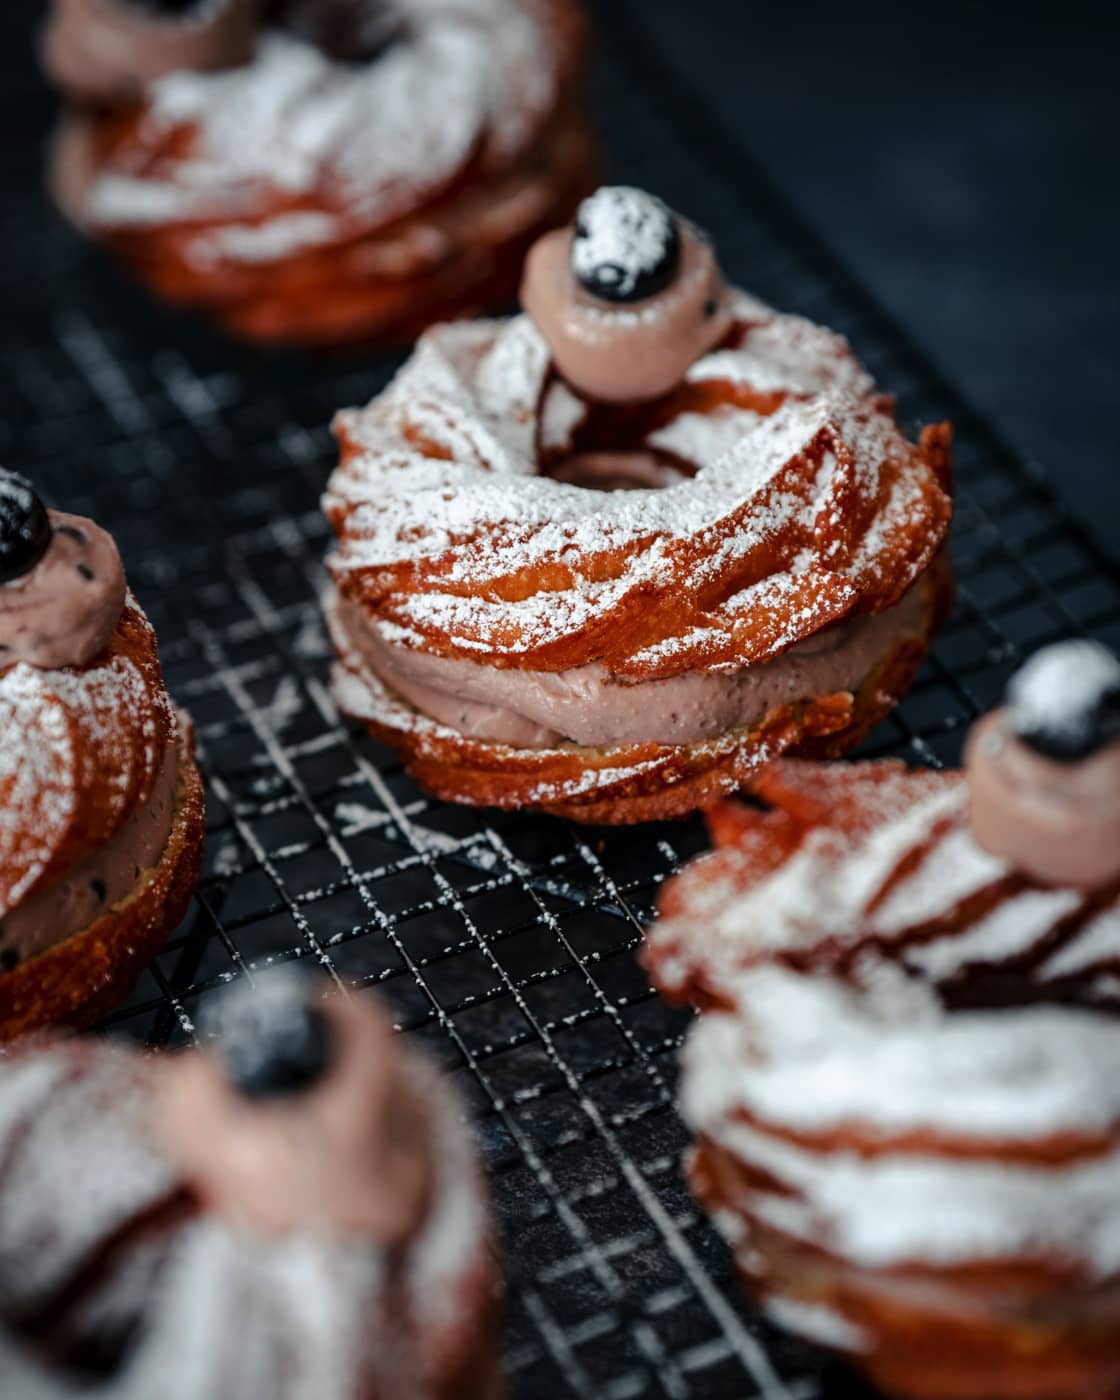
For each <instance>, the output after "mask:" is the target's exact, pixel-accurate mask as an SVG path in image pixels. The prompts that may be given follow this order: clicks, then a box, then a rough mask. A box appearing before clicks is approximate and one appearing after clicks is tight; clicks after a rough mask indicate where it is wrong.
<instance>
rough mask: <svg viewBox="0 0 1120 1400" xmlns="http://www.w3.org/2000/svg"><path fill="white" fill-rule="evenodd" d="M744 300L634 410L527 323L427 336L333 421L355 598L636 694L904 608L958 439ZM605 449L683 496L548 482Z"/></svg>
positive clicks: (811, 329)
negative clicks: (646, 464)
mask: <svg viewBox="0 0 1120 1400" xmlns="http://www.w3.org/2000/svg"><path fill="white" fill-rule="evenodd" d="M651 305H652V306H653V308H654V309H653V311H652V312H651V313H650V314H656V305H657V303H656V302H654V303H652V304H651ZM730 305H731V309H732V315H731V320H730V325H729V328H728V331H727V334H726V336H725V338H724V339H723V340H722V341H721V342H720V344H719V345H718V346H717V347H716V348H715V349H713V350H712V351H710V352H709V353H707V354H704V355H702V356H701V357H700V358H699V359H697V360H696V361H695V362H694V363H693V364H692V365H691V367H690V368H688V369H687V371H686V373H685V375H684V377H683V379H682V381H681V382H680V384H679V385H678V386H677V388H676V389H675V390H673V391H672V392H670V393H669V394H667V395H664V396H662V397H661V398H659V399H657V400H655V401H653V402H652V403H648V404H643V405H637V406H635V405H611V404H603V403H592V402H590V401H588V400H586V399H584V398H581V397H580V396H579V395H577V393H576V392H575V391H574V390H573V389H572V388H571V387H570V386H569V384H568V383H566V382H565V381H564V380H563V379H561V378H560V377H558V375H557V374H556V372H555V367H554V364H553V359H552V354H551V352H550V349H549V345H548V343H547V341H546V340H545V339H544V337H543V336H542V334H541V333H540V331H538V330H537V328H536V326H535V325H534V324H533V322H532V321H531V320H529V319H528V317H526V316H520V317H516V318H514V319H513V320H511V321H506V322H493V321H489V322H480V323H474V324H470V325H457V326H444V327H440V328H438V329H436V330H434V331H432V332H430V333H429V334H428V335H426V336H425V337H424V338H423V339H422V340H421V342H420V344H419V346H418V348H417V351H416V353H415V354H414V356H413V358H412V359H411V360H410V361H409V363H408V364H407V365H406V366H405V368H404V369H403V370H402V371H401V372H400V374H399V375H398V376H397V378H396V379H395V380H394V381H393V383H392V385H391V386H390V387H389V389H388V390H386V391H385V393H383V394H382V395H380V396H379V397H378V398H377V399H375V400H374V401H373V402H372V403H371V404H370V405H369V406H368V407H366V408H365V409H360V410H348V411H345V412H343V413H340V414H339V415H338V416H337V417H336V420H335V428H336V432H337V434H338V436H339V439H340V442H341V446H342V460H341V464H340V466H339V467H338V469H337V470H336V472H335V473H334V475H333V477H332V478H331V482H330V485H329V488H328V492H327V496H326V498H325V508H326V510H327V513H328V515H329V516H330V518H331V521H332V523H333V525H334V527H335V530H336V532H337V533H338V536H339V548H338V552H337V555H336V556H335V558H334V560H333V562H332V573H333V576H334V579H335V582H336V584H337V586H338V589H339V591H340V593H341V594H342V596H343V598H344V599H349V600H352V601H353V602H354V603H355V604H357V605H359V606H360V607H361V608H362V609H363V610H364V611H365V613H366V615H367V618H368V619H369V621H370V623H371V625H376V626H377V628H378V629H379V635H380V636H381V637H382V639H383V640H384V641H385V642H387V643H390V644H393V645H397V646H403V647H412V648H415V649H417V650H419V651H423V652H427V653H431V654H434V655H441V656H451V657H458V658H460V659H463V660H474V661H478V662H482V663H485V664H488V665H492V666H498V667H512V668H517V669H523V670H547V671H560V670H567V669H570V668H573V667H578V666H581V665H585V664H587V663H589V662H601V663H602V664H603V666H604V667H605V669H606V671H607V672H608V673H609V674H610V675H611V676H614V677H618V678H622V679H630V680H653V679H661V678H665V677H670V676H674V675H678V674H681V673H683V672H687V671H697V670H699V671H711V672H737V671H740V670H742V669H743V668H744V667H745V666H749V665H754V664H756V663H758V662H760V661H765V660H767V659H769V658H771V657H773V656H777V655H779V654H780V653H781V652H783V651H785V650H786V649H787V648H789V647H790V646H792V645H794V644H795V643H796V642H798V641H799V640H803V639H804V638H806V637H809V636H811V635H812V634H813V633H815V632H817V631H819V630H820V629H822V628H824V627H827V626H829V625H831V624H833V623H835V622H838V621H840V620H841V619H843V618H846V617H848V616H850V615H854V614H858V613H874V612H879V611H882V610H885V609H887V608H889V607H891V606H892V605H893V604H894V603H897V602H898V600H899V599H900V598H901V597H902V596H903V595H904V594H905V593H906V591H907V589H908V588H909V587H910V586H911V585H912V584H913V583H914V581H915V580H916V579H917V578H918V576H919V575H920V574H921V573H922V572H923V571H925V570H926V569H927V568H928V566H929V564H930V561H931V560H932V558H933V557H934V555H935V554H936V552H937V550H938V548H939V546H940V544H941V542H942V540H943V538H944V534H945V531H946V529H947V526H948V521H949V515H950V504H949V499H948V495H947V486H948V480H947V478H948V437H949V433H948V429H947V428H945V427H939V428H932V429H927V430H926V431H925V433H924V434H923V437H922V440H921V442H920V444H919V445H917V446H915V445H913V444H911V443H909V442H907V440H906V439H905V438H904V437H903V436H902V435H901V433H900V432H899V430H898V428H897V427H896V426H895V424H894V421H893V419H892V418H891V416H890V412H889V405H888V404H887V403H886V402H885V401H884V400H882V399H880V398H878V397H876V396H875V395H874V394H873V391H872V384H871V381H870V379H869V378H868V376H867V374H866V372H865V371H864V370H863V369H862V368H861V367H860V365H859V364H858V363H857V362H856V360H855V359H854V358H853V356H852V354H851V351H850V350H849V348H848V346H847V344H846V342H845V341H844V340H843V339H842V338H841V337H839V336H837V335H834V334H833V333H832V332H830V331H827V330H824V329H822V328H820V327H817V326H814V325H812V324H810V323H809V322H807V321H804V320H802V319H800V318H798V317H794V316H786V315H782V314H780V313H777V312H774V311H772V310H771V309H770V308H768V307H766V306H764V305H763V304H762V303H760V302H758V301H756V300H755V299H754V298H752V297H749V296H747V295H746V294H744V293H734V294H733V295H732V296H731V302H730ZM616 314H620V315H623V316H626V315H640V314H642V313H641V311H640V308H639V309H638V310H629V309H628V308H625V307H623V308H622V309H621V310H620V311H619V312H617V313H616ZM603 451H609V452H615V453H617V452H627V451H629V452H634V451H637V452H639V453H640V454H642V455H643V456H644V457H645V458H647V459H652V460H654V461H655V462H656V463H661V464H666V465H668V466H670V467H672V468H673V475H672V476H670V478H669V479H670V481H671V484H669V485H667V486H665V487H664V488H663V489H660V490H650V489H637V490H630V491H614V492H603V491H597V490H593V489H588V488H587V487H585V486H581V485H574V484H570V482H567V481H562V480H557V479H553V477H552V476H551V475H550V472H552V471H553V470H556V471H557V472H558V473H562V472H563V469H564V466H565V464H571V463H573V462H576V463H578V461H579V460H580V458H581V456H582V455H585V454H587V453H601V452H603ZM673 476H675V480H674V479H673Z"/></svg>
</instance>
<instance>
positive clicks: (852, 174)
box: [0, 0, 1120, 556]
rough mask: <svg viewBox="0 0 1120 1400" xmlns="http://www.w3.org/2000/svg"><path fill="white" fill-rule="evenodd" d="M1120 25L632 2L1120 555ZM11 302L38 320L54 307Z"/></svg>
mask: <svg viewBox="0 0 1120 1400" xmlns="http://www.w3.org/2000/svg"><path fill="white" fill-rule="evenodd" d="M596 8H598V9H599V10H600V11H603V12H605V11H607V10H608V9H610V10H612V11H613V10H614V9H615V0H598V3H597V6H596ZM42 9H43V6H42V4H41V3H39V0H6V3H4V4H3V5H2V6H0V73H2V75H3V82H2V84H0V114H2V118H3V133H2V135H3V140H2V142H0V199H2V200H3V203H4V204H7V203H8V202H9V192H10V191H11V190H12V189H13V188H15V187H19V188H21V189H23V190H26V189H27V187H28V185H29V183H31V182H34V181H35V180H37V178H38V172H39V170H40V167H41V149H42V143H43V140H44V137H45V133H46V130H47V128H48V125H49V121H50V117H51V113H52V110H53V101H52V98H51V96H50V94H49V93H47V92H46V90H45V88H44V87H43V85H42V84H41V82H40V80H39V77H38V74H37V72H36V69H35V64H34V57H33V48H32V42H31V35H32V33H33V31H34V29H35V27H36V25H37V23H38V19H39V16H40V15H41V13H42ZM1118 13H1120V10H1118V7H1117V6H1116V5H1114V4H1111V3H1109V4H1086V3H1067V4H1064V5H1061V6H1057V5H1031V4H1027V5H1010V4H1002V3H994V4H980V3H972V4H969V3H965V2H964V0H945V2H944V3H941V4H937V5H932V6H928V7H922V6H908V5H900V4H897V3H885V0H884V2H883V3H873V4H859V3H856V4H845V3H815V4H814V3H810V4H781V3H771V4H751V3H746V2H745V0H736V3H731V0H645V3H643V4H640V5H634V6H629V7H627V15H628V22H630V23H632V24H638V25H640V26H641V31H642V32H641V35H640V36H636V42H637V41H640V42H642V43H644V44H648V45H651V46H653V47H654V48H655V49H656V50H657V51H658V52H659V53H660V54H661V55H662V57H663V58H664V59H666V60H667V61H668V62H669V63H670V64H672V65H673V66H674V67H676V68H680V69H682V70H683V71H685V72H686V73H687V75H688V78H689V81H690V82H691V83H692V84H693V85H694V86H695V87H696V88H697V89H699V90H700V91H701V93H702V96H703V98H704V101H705V103H706V104H707V105H709V106H710V107H715V108H717V109H718V111H719V112H720V114H721V116H722V119H723V120H724V122H726V123H727V124H729V125H732V126H734V127H735V128H737V129H738V130H739V132H740V133H742V132H744V131H745V132H746V134H747V138H748V143H749V146H750V147H751V149H752V150H753V151H754V153H755V155H756V156H757V158H758V159H759V160H760V161H761V162H762V163H763V164H764V166H765V167H766V169H767V170H768V171H769V172H770V173H771V175H772V176H773V178H774V179H775V180H776V181H777V183H778V184H779V185H780V187H781V188H782V189H783V191H784V192H785V193H786V194H787V195H788V196H789V197H790V198H791V199H792V200H793V202H794V203H795V204H796V205H797V206H798V207H799V208H800V210H801V211H802V212H803V213H804V214H806V215H807V216H808V219H809V220H810V222H811V223H812V224H813V225H814V227H815V228H816V229H817V230H818V232H820V234H821V235H822V236H823V238H824V239H825V240H826V241H827V242H828V243H829V244H830V245H831V246H832V247H833V249H834V250H836V251H837V252H839V253H840V255H841V256H842V257H843V258H844V259H845V260H846V261H847V263H848V264H849V266H850V267H851V268H852V269H853V270H854V272H855V273H856V275H857V276H858V277H859V278H860V279H861V280H862V281H863V282H864V283H865V284H866V285H868V286H869V287H870V289H871V290H872V291H873V292H874V293H875V294H876V295H877V296H878V297H879V299H880V300H881V301H882V302H883V303H885V305H886V306H887V308H888V309H889V310H890V311H891V312H893V314H894V315H895V316H896V317H897V318H898V319H899V320H900V321H901V322H902V323H903V324H904V325H905V326H906V328H907V329H908V330H910V331H911V333H912V334H913V336H914V338H915V339H916V340H917V341H918V342H919V343H920V344H922V345H923V346H924V347H925V348H926V349H927V350H929V351H930V352H931V353H932V355H933V356H934V357H935V358H936V360H937V361H938V362H939V363H940V365H941V367H942V369H943V370H945V371H946V372H947V374H948V376H949V377H950V378H951V379H953V380H954V381H955V382H956V383H957V384H959V385H960V386H961V388H962V389H963V390H964V392H965V394H966V396H967V397H969V398H970V399H971V400H972V401H973V402H974V404H975V405H976V407H977V408H979V409H980V410H981V411H982V412H983V413H985V414H987V415H988V416H989V417H990V418H991V419H992V420H993V421H994V422H995V424H996V426H997V427H998V428H999V429H1000V430H1001V432H1002V433H1003V435H1004V437H1005V438H1006V439H1007V440H1008V441H1009V442H1010V443H1011V444H1012V445H1014V446H1015V447H1016V448H1018V449H1019V451H1020V452H1022V453H1023V454H1024V455H1025V456H1027V457H1028V458H1030V459H1033V460H1034V461H1036V462H1038V463H1040V464H1041V465H1042V466H1043V468H1044V470H1045V471H1046V472H1047V473H1048V474H1049V475H1050V477H1051V479H1052V480H1053V481H1054V482H1055V483H1056V484H1057V486H1058V487H1059V489H1060V490H1061V491H1062V492H1063V494H1065V496H1066V498H1067V500H1068V501H1069V503H1070V504H1071V505H1072V507H1073V509H1074V510H1075V511H1076V513H1077V514H1078V515H1080V517H1081V518H1082V519H1083V520H1085V521H1086V522H1087V523H1088V524H1089V525H1090V526H1091V527H1092V528H1093V529H1094V530H1095V531H1096V533H1097V535H1098V538H1099V539H1100V541H1101V543H1102V544H1103V545H1104V546H1105V547H1106V548H1107V549H1109V550H1110V551H1111V552H1112V553H1113V555H1114V556H1120V546H1118V545H1117V543H1116V540H1117V537H1118V535H1120V454H1118V452H1117V446H1116V431H1115V425H1114V416H1113V415H1114V410H1115V405H1116V401H1117V397H1118V389H1120V345H1118V327H1117V320H1118V317H1117V307H1118V306H1120V278H1118V274H1117V256H1116V254H1117V240H1118V229H1120V180H1118V179H1117V174H1116V172H1117V166H1118V157H1117V150H1118V142H1120V101H1118V99H1117V61H1118V58H1120V20H1118V18H1117V15H1118ZM609 81H610V74H609V72H603V73H601V77H600V82H601V83H609ZM614 173H615V174H616V175H618V176H619V177H622V178H625V175H626V171H625V170H616V171H615V172H614ZM13 182H15V183H14V184H13ZM4 291H5V297H4V300H5V301H9V302H16V301H18V302H20V303H22V304H23V305H25V306H27V308H28V309H29V310H33V309H34V306H35V303H36V300H38V301H39V302H41V303H44V304H45V303H46V302H47V301H49V299H50V296H51V290H50V288H49V287H48V286H35V285H33V284H32V285H25V284H21V285H20V286H18V287H16V286H12V285H8V286H6V287H5V288H4ZM11 465H13V466H18V463H12V464H11Z"/></svg>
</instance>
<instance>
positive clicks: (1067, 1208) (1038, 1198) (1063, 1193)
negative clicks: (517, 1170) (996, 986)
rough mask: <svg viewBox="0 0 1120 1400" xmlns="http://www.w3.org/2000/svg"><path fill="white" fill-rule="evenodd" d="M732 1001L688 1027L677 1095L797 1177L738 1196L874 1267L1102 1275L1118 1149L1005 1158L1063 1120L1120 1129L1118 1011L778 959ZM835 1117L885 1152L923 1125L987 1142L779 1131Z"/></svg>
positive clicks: (726, 1142) (1115, 1257)
mask: <svg viewBox="0 0 1120 1400" xmlns="http://www.w3.org/2000/svg"><path fill="white" fill-rule="evenodd" d="M880 977H881V978H882V979H885V978H886V970H885V969H883V970H881V973H880ZM899 977H901V974H899ZM738 1005H739V1007H740V1012H739V1014H738V1016H735V1017H733V1016H728V1015H714V1016H709V1017H704V1018H703V1019H702V1020H701V1022H700V1024H699V1025H698V1026H697V1028H696V1029H695V1030H694V1031H693V1032H692V1034H691V1035H690V1038H689V1043H688V1046H687V1047H686V1053H685V1081H684V1091H683V1094H684V1097H683V1107H684V1112H685V1115H686V1117H687V1118H688V1120H689V1122H690V1124H691V1125H692V1126H693V1127H694V1128H695V1129H696V1130H697V1131H699V1132H703V1133H705V1134H707V1135H708V1136H710V1137H712V1138H714V1140H715V1141H717V1142H718V1143H719V1144H720V1145H722V1146H724V1147H725V1148H727V1149H728V1150H729V1151H731V1152H732V1153H733V1154H734V1155H735V1156H737V1157H739V1158H740V1159H742V1160H745V1161H747V1162H750V1163H752V1164H753V1165H754V1166H756V1167H757V1168H760V1169H761V1170H762V1171H764V1172H766V1173H768V1174H769V1175H770V1176H772V1177H773V1178H774V1179H776V1180H777V1181H779V1182H781V1183H783V1184H784V1185H785V1187H788V1188H792V1194H787V1193H786V1192H785V1191H784V1190H783V1192H781V1193H779V1192H776V1191H773V1190H771V1189H768V1188H767V1187H766V1186H765V1185H759V1186H758V1188H757V1189H754V1190H750V1189H748V1188H743V1194H742V1199H741V1201H740V1203H739V1204H740V1206H741V1208H742V1209H744V1210H746V1211H749V1212H750V1213H752V1214H755V1215H757V1216H758V1217H760V1218H761V1219H764V1220H766V1221H768V1222H769V1223H771V1224H772V1225H774V1226H776V1227H777V1228H779V1229H781V1230H784V1231H787V1232H789V1233H790V1234H793V1235H794V1236H796V1237H797V1238H800V1239H806V1240H813V1241H814V1242H816V1243H818V1244H822V1245H824V1246H825V1247H826V1248H830V1249H832V1250H834V1251H836V1252H837V1253H840V1254H842V1255H843V1256H844V1257H845V1258H850V1259H853V1260H854V1261H855V1262H857V1263H859V1264H863V1265H867V1266H871V1267H882V1266H889V1265H894V1264H904V1263H909V1262H919V1261H920V1262H928V1263H933V1264H938V1263H951V1262H957V1261H962V1260H985V1259H1002V1258H1022V1257H1026V1258H1038V1259H1042V1260H1052V1259H1054V1258H1058V1259H1065V1260H1069V1259H1076V1260H1079V1261H1081V1262H1082V1263H1083V1264H1084V1265H1085V1266H1086V1267H1088V1268H1089V1269H1090V1270H1091V1271H1092V1273H1093V1274H1094V1275H1095V1276H1097V1277H1104V1276H1107V1275H1108V1274H1110V1273H1112V1272H1114V1271H1115V1270H1116V1269H1117V1268H1120V1222H1118V1221H1117V1217H1116V1212H1115V1209H1114V1206H1115V1202H1116V1199H1117V1193H1118V1192H1120V1150H1118V1149H1117V1148H1116V1147H1115V1146H1113V1147H1111V1148H1110V1149H1109V1150H1107V1151H1105V1152H1103V1153H1100V1154H1096V1155H1089V1156H1087V1157H1086V1158H1084V1159H1075V1160H1074V1161H1073V1162H1072V1163H1070V1164H1068V1165H1065V1166H1063V1167H1062V1168H1061V1169H1060V1170H1056V1169H1055V1168H1054V1167H1053V1166H1052V1165H1051V1164H1049V1163H1039V1164H1031V1163H1030V1162H1029V1161H1028V1160H1024V1159H1021V1158H1020V1159H1018V1160H1014V1161H1013V1160H1004V1159H1001V1155H1000V1153H1001V1145H1002V1151H1003V1156H1004V1158H1006V1156H1007V1153H1008V1152H1009V1151H1010V1150H1011V1147H1012V1145H1020V1146H1021V1147H1029V1146H1030V1145H1031V1144H1037V1143H1042V1142H1045V1141H1047V1140H1048V1139H1050V1138H1051V1137H1053V1136H1054V1135H1055V1134H1058V1133H1061V1132H1066V1131H1069V1132H1104V1133H1107V1134H1112V1135H1114V1134H1115V1128H1116V1125H1117V1124H1118V1123H1120V1089H1118V1086H1117V1080H1116V1076H1115V1073H1114V1071H1113V1066H1114V1065H1115V1060H1116V1055H1117V1052H1118V1050H1120V1029H1118V1028H1117V1026H1116V1023H1115V1022H1114V1021H1113V1020H1111V1019H1110V1018H1107V1017H1102V1016H1100V1015H1099V1014H1097V1013H1093V1012H1083V1011H1075V1010H1070V1009H1068V1008H1057V1007H1028V1008H1024V1009H1022V1010H1019V1011H1016V1012H1013V1013H1010V1014H1009V1013H1007V1012H1005V1011H999V1012H967V1013H963V1012H959V1013H951V1014H950V1013H946V1012H944V1011H942V1010H941V1008H940V1007H939V1005H938V1003H937V1000H936V998H935V996H934V995H933V993H932V992H930V991H929V990H928V989H926V988H923V987H920V986H918V985H916V984H905V985H903V984H901V983H900V984H898V985H895V986H890V985H887V982H886V980H881V982H880V985H879V987H878V988H877V989H875V990H873V991H871V992H860V991H856V990H853V989H851V988H848V987H845V986H844V985H842V984H841V983H839V982H838V981H835V980H833V979H830V978H814V977H807V976H804V975H801V974H797V973H792V972H788V971H784V970H781V969H778V968H776V967H768V968H760V969H758V970H756V971H754V972H752V973H750V974H748V975H747V976H746V977H744V979H743V980H742V982H741V983H740V985H739V988H738ZM743 1111H745V1112H746V1114H747V1115H749V1117H750V1120H751V1122H750V1123H749V1124H748V1123H747V1122H745V1121H744V1120H743V1119H742V1118H741V1117H740V1114H741V1113H742V1112H743ZM841 1126H846V1127H847V1128H848V1129H849V1131H856V1132H860V1133H867V1134H869V1135H870V1137H871V1138H872V1139H873V1140H874V1141H875V1142H876V1143H877V1144H878V1145H879V1147H880V1149H883V1148H884V1146H885V1144H886V1143H887V1142H888V1141H889V1137H890V1135H892V1134H896V1133H915V1132H923V1131H924V1132H931V1133H933V1134H939V1135H942V1136H944V1135H945V1134H952V1135H954V1137H957V1138H961V1139H963V1140H965V1141H971V1142H990V1143H991V1153H992V1156H991V1158H989V1159H986V1160H977V1159H976V1158H975V1157H974V1156H972V1157H970V1156H955V1155H952V1154H949V1153H940V1152H938V1151H937V1150H936V1148H934V1147H931V1148H930V1149H928V1150H927V1151H917V1150H912V1149H911V1150H907V1151H900V1152H897V1153H896V1152H891V1151H883V1150H881V1151H880V1152H879V1153H877V1154H875V1155H871V1156H861V1155H859V1154H856V1153H852V1152H850V1151H848V1150H847V1148H846V1146H845V1147H844V1148H843V1149H842V1148H841V1147H839V1146H837V1147H836V1148H835V1149H832V1148H830V1147H829V1146H827V1145H823V1144H821V1143H819V1142H817V1143H815V1144H814V1145H812V1146H802V1145H798V1144H797V1143H795V1142H794V1141H793V1140H791V1139H790V1138H789V1137H787V1136H786V1135H785V1134H786V1132H787V1131H797V1132H811V1133H814V1134H819V1133H828V1132H829V1131H832V1130H835V1129H838V1128H840V1127H841Z"/></svg>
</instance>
